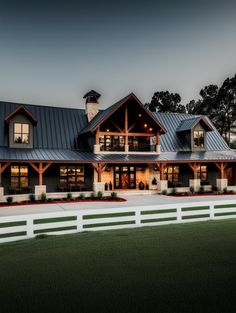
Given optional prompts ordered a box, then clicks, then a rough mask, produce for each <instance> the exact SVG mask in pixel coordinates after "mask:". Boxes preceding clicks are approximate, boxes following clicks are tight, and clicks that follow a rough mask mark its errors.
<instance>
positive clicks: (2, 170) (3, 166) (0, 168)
mask: <svg viewBox="0 0 236 313" xmlns="http://www.w3.org/2000/svg"><path fill="white" fill-rule="evenodd" d="M10 164H11V163H10V162H7V163H5V164H4V165H2V163H0V187H1V186H2V173H3V172H4V171H5V169H6V168H7V167H8V166H9V165H10Z"/></svg>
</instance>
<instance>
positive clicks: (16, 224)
mask: <svg viewBox="0 0 236 313" xmlns="http://www.w3.org/2000/svg"><path fill="white" fill-rule="evenodd" d="M24 225H26V221H20V222H6V223H0V228H5V227H15V226H24Z"/></svg>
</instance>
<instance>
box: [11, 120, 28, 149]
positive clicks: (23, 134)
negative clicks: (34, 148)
mask: <svg viewBox="0 0 236 313" xmlns="http://www.w3.org/2000/svg"><path fill="white" fill-rule="evenodd" d="M13 140H14V143H17V144H18V143H22V144H29V142H30V125H29V124H28V123H27V124H26V123H14V127H13Z"/></svg>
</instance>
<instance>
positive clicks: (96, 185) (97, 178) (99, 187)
mask: <svg viewBox="0 0 236 313" xmlns="http://www.w3.org/2000/svg"><path fill="white" fill-rule="evenodd" d="M92 166H93V168H94V171H95V172H94V182H93V191H94V192H96V193H97V192H98V191H102V192H104V190H105V184H104V182H102V172H103V170H104V168H105V167H106V164H104V163H92ZM95 173H96V174H97V175H95Z"/></svg>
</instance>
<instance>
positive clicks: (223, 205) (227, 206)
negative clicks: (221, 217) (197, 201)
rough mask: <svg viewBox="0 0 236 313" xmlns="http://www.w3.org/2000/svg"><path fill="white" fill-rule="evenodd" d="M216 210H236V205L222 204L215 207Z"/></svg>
mask: <svg viewBox="0 0 236 313" xmlns="http://www.w3.org/2000/svg"><path fill="white" fill-rule="evenodd" d="M214 208H215V209H225V208H236V204H220V205H215V206H214Z"/></svg>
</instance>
